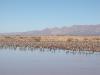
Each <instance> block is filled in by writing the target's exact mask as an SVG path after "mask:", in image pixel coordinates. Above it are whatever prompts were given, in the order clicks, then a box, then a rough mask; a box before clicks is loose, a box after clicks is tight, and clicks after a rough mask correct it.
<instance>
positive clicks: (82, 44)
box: [0, 36, 100, 51]
mask: <svg viewBox="0 0 100 75" xmlns="http://www.w3.org/2000/svg"><path fill="white" fill-rule="evenodd" d="M8 46H9V47H15V48H16V47H26V48H48V49H64V50H73V51H100V36H0V47H8Z"/></svg>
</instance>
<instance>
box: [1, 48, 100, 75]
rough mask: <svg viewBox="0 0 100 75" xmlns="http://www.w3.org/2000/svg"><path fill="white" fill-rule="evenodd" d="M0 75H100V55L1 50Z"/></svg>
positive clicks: (91, 53)
mask: <svg viewBox="0 0 100 75" xmlns="http://www.w3.org/2000/svg"><path fill="white" fill-rule="evenodd" d="M0 75H100V53H99V52H95V53H93V52H73V51H64V50H49V49H43V50H41V49H34V50H26V49H19V48H17V49H16V50H14V49H0Z"/></svg>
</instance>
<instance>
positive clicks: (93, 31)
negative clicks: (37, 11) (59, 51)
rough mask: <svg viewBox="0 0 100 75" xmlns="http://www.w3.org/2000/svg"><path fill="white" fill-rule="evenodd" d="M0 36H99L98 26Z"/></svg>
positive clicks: (49, 29) (55, 28)
mask: <svg viewBox="0 0 100 75" xmlns="http://www.w3.org/2000/svg"><path fill="white" fill-rule="evenodd" d="M1 35H81V36H82V35H86V36H87V35H93V36H99V35H100V24H97V25H73V26H71V27H66V26H65V27H62V28H58V27H54V28H46V29H43V30H34V31H27V32H17V33H4V34H3V33H2V34H1Z"/></svg>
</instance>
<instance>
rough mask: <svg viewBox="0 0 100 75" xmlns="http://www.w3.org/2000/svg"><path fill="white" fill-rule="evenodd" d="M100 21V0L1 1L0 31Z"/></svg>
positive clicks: (22, 30)
mask: <svg viewBox="0 0 100 75" xmlns="http://www.w3.org/2000/svg"><path fill="white" fill-rule="evenodd" d="M84 24H87V25H90V24H92V25H93V24H100V0H0V33H6V32H24V31H31V30H41V29H44V28H53V27H63V26H72V25H84Z"/></svg>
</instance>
